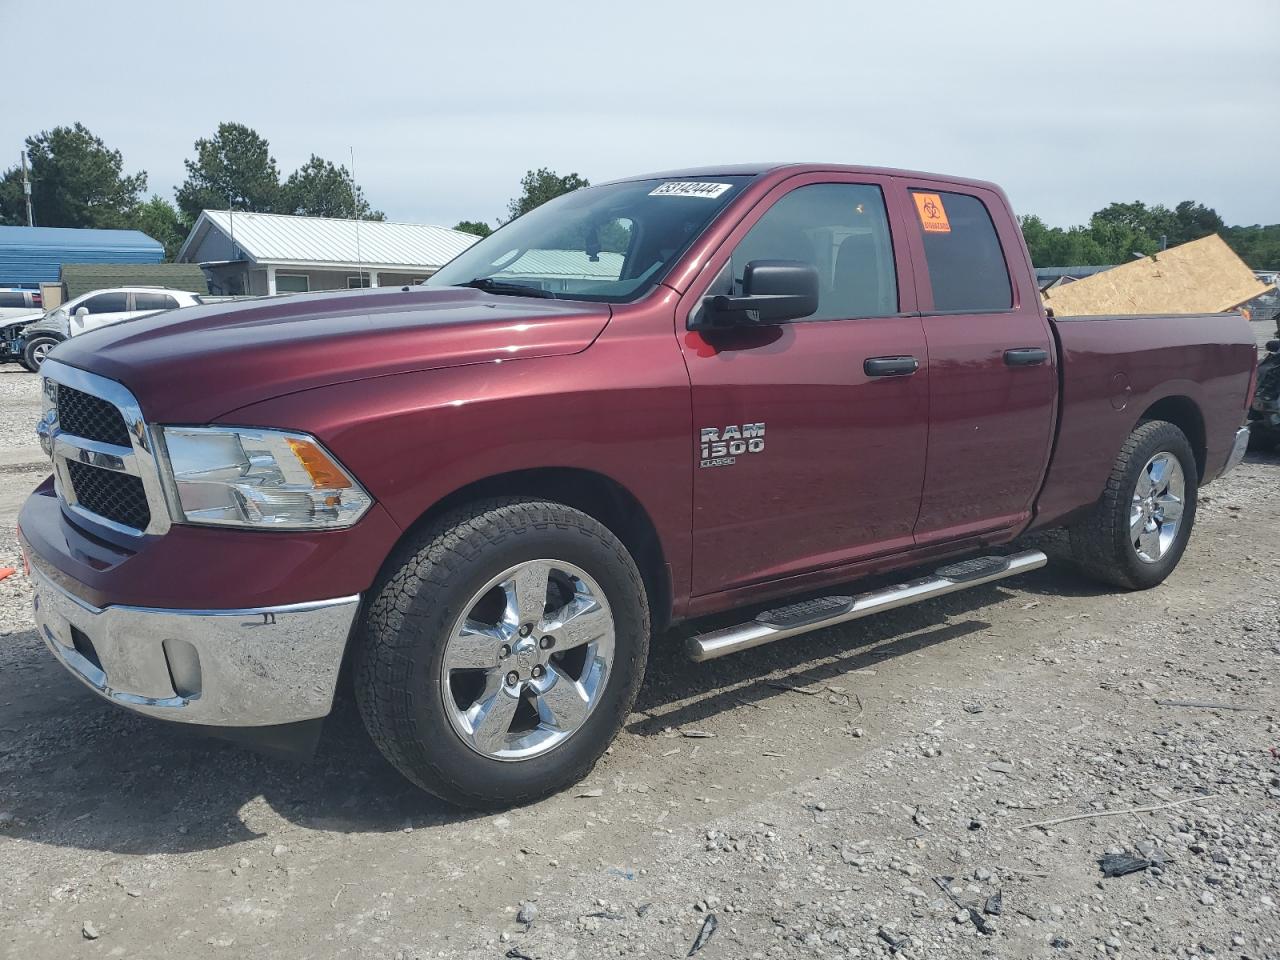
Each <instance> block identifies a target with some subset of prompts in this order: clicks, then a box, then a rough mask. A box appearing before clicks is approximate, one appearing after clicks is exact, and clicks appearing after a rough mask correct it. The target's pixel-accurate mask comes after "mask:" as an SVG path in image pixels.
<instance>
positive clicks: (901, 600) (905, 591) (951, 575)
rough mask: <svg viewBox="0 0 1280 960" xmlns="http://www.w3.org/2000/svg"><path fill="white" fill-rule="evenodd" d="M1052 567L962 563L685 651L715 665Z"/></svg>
mask: <svg viewBox="0 0 1280 960" xmlns="http://www.w3.org/2000/svg"><path fill="white" fill-rule="evenodd" d="M1048 562H1049V558H1048V557H1046V556H1045V555H1044V554H1043V553H1042V552H1040V551H1039V550H1026V551H1024V552H1022V553H1015V554H1013V555H1012V556H1007V557H975V558H974V559H972V560H962V561H960V562H959V563H952V564H948V565H947V566H945V567H939V568H938V569H937V570H935V571H934V573H933V575H932V576H929V577H920V578H919V579H916V580H908V581H907V582H906V583H898V584H894V585H893V586H891V587H883V588H881V589H880V590H872V591H870V592H868V593H861V594H858V595H857V596H855V597H818V598H817V599H814V600H802V601H800V602H799V603H793V604H791V605H790V606H786V607H779V608H778V609H776V610H766V611H764V612H763V613H761V614H759V615H757V616H756V618H755V619H754V620H748V621H747V622H746V623H740V624H737V625H736V626H732V627H725V628H724V629H722V630H713V631H711V632H710V633H702V634H698V635H696V636H692V637H690V638H689V639H688V640H686V641H685V651H686V652H687V653H688V654H689V658H690V659H692V660H697V661H702V660H714V659H715V658H716V657H723V656H726V655H727V654H730V653H737V652H738V651H739V650H749V649H751V648H752V647H758V646H761V645H762V644H766V643H772V642H773V641H774V640H782V639H784V638H786V637H794V636H796V635H798V634H801V633H809V632H810V631H812V630H821V629H822V628H823V627H833V626H835V625H836V624H838V623H847V622H849V621H850V620H858V619H860V618H862V617H867V616H870V615H871V614H873V613H881V612H882V611H885V610H894V609H896V608H898V607H905V606H907V605H908V604H912V603H919V602H920V601H922V600H932V599H933V598H934V597H942V596H946V595H947V594H948V593H956V592H957V591H959V590H968V589H969V588H970V587H977V586H981V585H982V584H984V583H991V582H993V581H995V580H1003V579H1004V578H1005V577H1013V576H1017V575H1018V574H1020V573H1026V572H1028V571H1030V570H1038V569H1040V568H1041V567H1043V566H1044V565H1045V564H1046V563H1048Z"/></svg>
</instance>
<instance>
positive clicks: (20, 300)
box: [0, 287, 44, 323]
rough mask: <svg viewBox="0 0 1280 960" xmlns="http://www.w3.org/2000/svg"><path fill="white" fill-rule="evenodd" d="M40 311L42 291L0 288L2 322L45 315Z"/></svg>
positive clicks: (0, 317) (0, 319) (0, 318)
mask: <svg viewBox="0 0 1280 960" xmlns="http://www.w3.org/2000/svg"><path fill="white" fill-rule="evenodd" d="M43 312H44V311H42V310H41V309H40V291H39V290H26V289H23V288H22V287H0V321H2V322H6V323H7V322H8V321H9V320H16V319H19V318H21V317H27V316H30V315H31V314H35V315H37V316H38V315H39V314H41V313H43Z"/></svg>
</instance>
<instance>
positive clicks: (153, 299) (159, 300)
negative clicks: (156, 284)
mask: <svg viewBox="0 0 1280 960" xmlns="http://www.w3.org/2000/svg"><path fill="white" fill-rule="evenodd" d="M177 305H178V301H177V300H175V299H173V297H170V296H168V295H167V294H163V293H135V294H134V295H133V309H135V310H172V309H173V308H174V307H176V306H177Z"/></svg>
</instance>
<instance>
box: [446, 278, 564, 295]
mask: <svg viewBox="0 0 1280 960" xmlns="http://www.w3.org/2000/svg"><path fill="white" fill-rule="evenodd" d="M454 286H455V287H474V288H475V289H477V290H483V291H485V292H486V293H504V294H508V295H510V296H513V297H542V298H544V299H547V300H555V299H556V295H555V294H554V293H552V292H551V291H550V290H543V289H542V288H541V287H534V286H531V285H529V284H527V283H509V282H504V281H502V280H495V279H493V277H476V278H475V279H474V280H468V281H467V282H466V283H455V284H454Z"/></svg>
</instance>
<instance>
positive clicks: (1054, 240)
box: [1020, 216, 1110, 267]
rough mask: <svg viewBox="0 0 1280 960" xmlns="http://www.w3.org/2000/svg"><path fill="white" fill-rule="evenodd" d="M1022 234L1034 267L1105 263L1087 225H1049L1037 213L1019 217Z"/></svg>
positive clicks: (1100, 249)
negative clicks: (1067, 226) (1068, 227)
mask: <svg viewBox="0 0 1280 960" xmlns="http://www.w3.org/2000/svg"><path fill="white" fill-rule="evenodd" d="M1020 222H1021V224H1022V235H1023V236H1024V237H1025V238H1026V241H1027V250H1028V251H1029V252H1030V253H1031V262H1032V263H1033V264H1034V265H1035V266H1037V267H1078V266H1090V265H1095V264H1102V263H1108V262H1110V261H1107V260H1105V259H1104V256H1105V255H1104V253H1103V251H1102V248H1101V246H1100V245H1099V244H1098V242H1097V241H1096V240H1095V239H1094V237H1093V233H1092V232H1091V231H1090V230H1089V228H1087V227H1071V228H1070V229H1068V230H1063V229H1062V228H1061V227H1050V226H1047V225H1046V224H1045V222H1044V221H1043V220H1041V219H1040V218H1039V217H1036V216H1026V217H1022V218H1021V221H1020Z"/></svg>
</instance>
